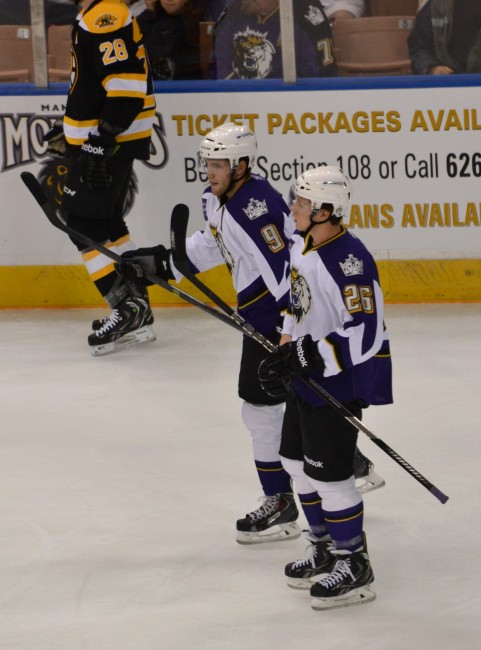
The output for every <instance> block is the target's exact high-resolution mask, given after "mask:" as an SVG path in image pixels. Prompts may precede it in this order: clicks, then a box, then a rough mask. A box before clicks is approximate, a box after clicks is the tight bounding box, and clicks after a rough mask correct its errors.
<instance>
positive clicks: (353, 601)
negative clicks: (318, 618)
mask: <svg viewBox="0 0 481 650" xmlns="http://www.w3.org/2000/svg"><path fill="white" fill-rule="evenodd" d="M375 598H376V593H375V592H374V591H372V590H371V589H370V588H369V586H368V585H367V586H365V587H358V588H357V589H353V590H352V591H350V592H348V593H347V594H343V595H342V596H333V597H331V598H311V607H312V609H315V610H316V611H321V610H325V609H336V608H337V607H350V606H351V605H363V604H364V603H369V602H371V600H375Z"/></svg>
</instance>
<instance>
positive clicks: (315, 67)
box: [215, 0, 336, 79]
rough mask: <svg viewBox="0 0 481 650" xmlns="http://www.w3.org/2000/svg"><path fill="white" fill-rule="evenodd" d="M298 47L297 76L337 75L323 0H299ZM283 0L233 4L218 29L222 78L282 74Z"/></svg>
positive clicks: (218, 64) (296, 9)
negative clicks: (321, 0)
mask: <svg viewBox="0 0 481 650" xmlns="http://www.w3.org/2000/svg"><path fill="white" fill-rule="evenodd" d="M293 8H294V28H295V49H296V61H297V76H298V77H327V76H333V75H335V74H336V65H335V60H334V54H333V47H332V31H331V26H330V23H329V20H328V18H327V16H326V14H325V12H324V9H323V7H322V4H321V3H320V2H319V0H296V2H294V4H293ZM280 39H281V35H280V17H279V0H238V1H237V2H232V3H229V4H228V6H227V7H226V11H225V13H224V15H223V17H222V18H221V20H220V21H219V23H218V24H217V27H216V30H215V58H216V67H217V78H218V79H268V78H281V77H282V54H281V40H280Z"/></svg>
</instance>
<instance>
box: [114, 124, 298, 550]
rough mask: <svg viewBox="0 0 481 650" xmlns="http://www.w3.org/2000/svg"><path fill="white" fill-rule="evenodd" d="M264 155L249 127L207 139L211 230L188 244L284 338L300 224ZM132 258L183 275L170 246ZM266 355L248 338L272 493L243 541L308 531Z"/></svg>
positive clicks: (243, 389)
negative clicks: (267, 173)
mask: <svg viewBox="0 0 481 650" xmlns="http://www.w3.org/2000/svg"><path fill="white" fill-rule="evenodd" d="M256 154H257V141H256V137H255V135H254V134H253V133H252V131H251V130H250V129H248V128H247V127H246V126H239V125H235V124H232V123H229V124H224V125H222V126H221V127H219V128H217V129H215V130H213V131H211V132H210V133H208V134H207V135H206V136H205V138H204V139H203V140H202V142H201V144H200V151H199V160H200V164H201V167H202V169H203V171H204V172H205V173H206V175H207V178H208V182H209V186H208V187H207V189H206V190H205V191H204V193H203V195H202V207H203V213H204V218H205V222H206V224H205V230H204V231H198V232H196V233H194V234H193V235H192V236H190V237H188V238H187V240H186V248H187V254H188V257H189V260H190V263H191V265H192V267H193V269H194V270H195V271H196V272H199V271H205V270H207V269H211V268H213V267H216V266H220V265H224V264H226V265H227V267H228V269H229V271H230V273H231V275H232V280H233V283H234V287H235V290H236V293H237V301H238V311H239V313H240V314H241V315H242V316H243V317H244V318H245V319H246V320H247V321H248V322H249V323H250V324H251V325H252V326H253V327H254V328H255V329H257V330H258V331H259V332H261V333H262V334H263V335H264V336H266V337H268V338H269V339H270V340H272V341H274V342H275V343H277V342H278V340H279V333H278V332H277V331H276V327H278V326H279V324H280V322H281V321H282V317H281V314H283V313H285V311H286V309H287V300H288V293H289V278H288V275H287V268H288V265H289V252H288V241H289V239H290V237H291V234H292V232H293V230H294V224H293V221H292V219H291V218H290V214H289V208H288V206H287V204H286V203H285V201H284V199H283V198H282V196H281V194H280V193H279V192H277V191H276V190H275V189H274V188H273V187H272V185H270V183H269V182H268V181H266V180H265V179H263V178H261V177H260V176H257V175H255V174H253V173H252V171H251V169H252V167H253V166H254V163H255V160H256ZM153 253H154V255H155V257H153V255H152V254H153ZM124 257H125V259H127V260H128V261H130V262H132V261H133V262H134V263H137V264H140V265H141V266H143V267H144V268H145V270H147V271H148V270H151V271H152V270H154V271H155V272H156V273H157V275H159V276H161V277H163V278H165V279H172V280H174V279H175V280H180V279H181V275H180V274H179V273H178V272H177V271H176V269H175V267H174V266H173V265H172V264H171V258H170V252H169V251H167V250H166V249H165V248H164V247H163V246H158V247H156V248H154V249H140V250H138V251H131V252H130V254H126V255H125V256H124ZM149 264H154V265H155V266H154V268H152V267H149ZM129 268H130V269H131V265H126V269H125V271H126V272H127V273H128V272H129ZM266 354H267V353H266V352H265V350H264V349H263V348H262V347H261V346H260V345H258V344H257V343H256V342H255V341H253V340H252V339H250V338H248V337H244V339H243V344H242V357H241V365H240V372H239V396H240V398H241V399H242V400H243V402H242V418H243V421H244V424H245V425H246V427H247V429H248V430H249V431H250V434H251V436H252V445H253V452H254V460H255V466H256V470H257V473H258V476H259V480H260V483H261V485H262V489H263V492H264V497H263V503H262V504H261V505H260V507H259V508H257V509H256V510H254V511H253V512H251V513H249V514H247V515H246V516H245V517H244V518H242V519H239V520H238V521H237V541H238V542H239V543H241V544H255V543H259V542H266V541H267V542H270V541H277V540H284V539H292V538H296V537H299V535H300V528H299V526H298V525H297V523H296V520H297V518H298V510H297V507H296V503H295V499H294V495H293V493H292V488H291V481H290V477H289V475H288V474H287V472H286V471H285V470H284V468H283V467H282V463H281V461H280V458H279V445H280V436H281V427H282V419H283V415H284V397H283V396H281V397H270V396H269V395H267V394H266V393H265V392H264V391H263V390H262V387H261V385H260V383H259V379H258V377H257V368H258V366H259V363H260V362H261V360H262V359H263V358H264V357H265V356H266Z"/></svg>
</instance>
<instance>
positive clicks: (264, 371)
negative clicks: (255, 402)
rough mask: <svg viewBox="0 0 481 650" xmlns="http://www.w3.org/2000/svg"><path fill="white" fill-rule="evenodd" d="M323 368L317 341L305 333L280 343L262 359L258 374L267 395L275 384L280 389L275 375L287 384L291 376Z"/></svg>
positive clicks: (270, 393) (273, 388) (274, 388)
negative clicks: (295, 338)
mask: <svg viewBox="0 0 481 650" xmlns="http://www.w3.org/2000/svg"><path fill="white" fill-rule="evenodd" d="M324 368H325V365H324V361H323V360H322V357H321V355H320V354H319V350H318V348H317V342H316V341H313V340H312V336H311V335H310V334H306V335H305V336H301V337H300V338H298V339H297V340H295V341H291V342H289V343H285V344H284V345H281V346H280V347H279V348H277V350H276V351H275V352H274V353H273V354H272V355H271V356H270V357H267V359H264V360H263V361H262V362H261V364H260V366H259V371H258V375H259V381H260V383H261V386H262V388H263V389H264V390H265V391H266V393H267V394H268V395H272V392H270V391H272V390H274V391H275V390H276V386H277V387H278V388H279V389H280V384H279V383H277V384H276V382H275V378H276V377H277V379H278V380H281V381H282V383H283V384H284V386H288V385H289V383H290V379H291V377H294V376H296V375H301V374H303V373H306V372H311V371H313V370H317V371H322V370H324ZM272 396H274V395H272Z"/></svg>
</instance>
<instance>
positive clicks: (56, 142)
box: [42, 120, 67, 156]
mask: <svg viewBox="0 0 481 650" xmlns="http://www.w3.org/2000/svg"><path fill="white" fill-rule="evenodd" d="M42 139H43V141H44V142H46V143H47V151H48V153H51V154H53V155H55V156H65V154H66V152H67V141H66V140H65V135H64V132H63V122H62V120H57V121H56V122H54V124H53V126H52V128H51V129H50V130H49V131H47V133H44V134H43V138H42Z"/></svg>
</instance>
